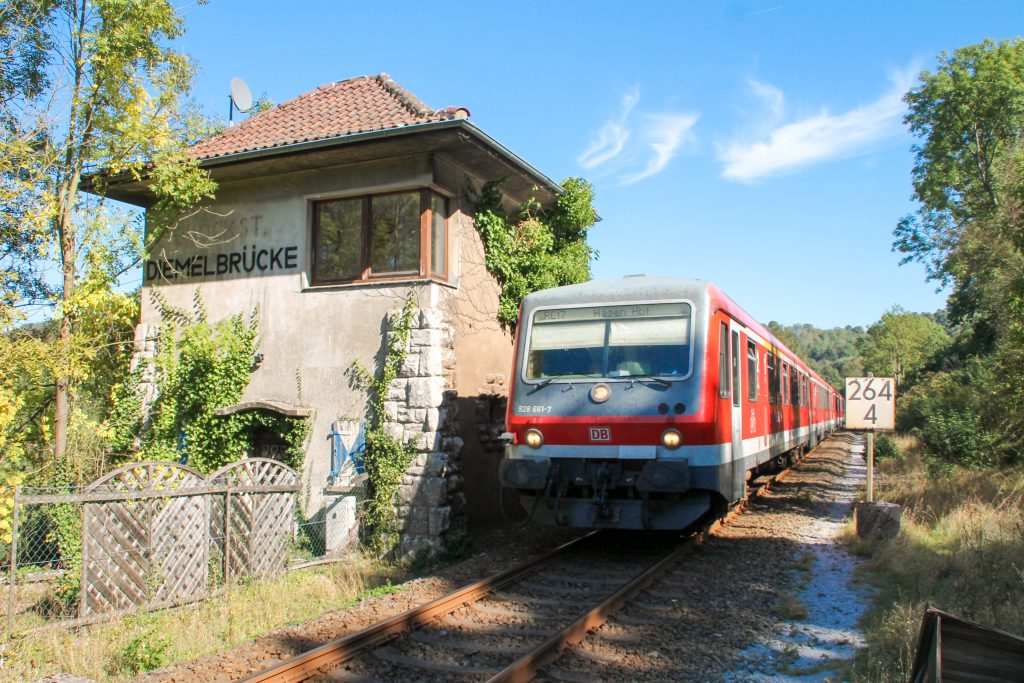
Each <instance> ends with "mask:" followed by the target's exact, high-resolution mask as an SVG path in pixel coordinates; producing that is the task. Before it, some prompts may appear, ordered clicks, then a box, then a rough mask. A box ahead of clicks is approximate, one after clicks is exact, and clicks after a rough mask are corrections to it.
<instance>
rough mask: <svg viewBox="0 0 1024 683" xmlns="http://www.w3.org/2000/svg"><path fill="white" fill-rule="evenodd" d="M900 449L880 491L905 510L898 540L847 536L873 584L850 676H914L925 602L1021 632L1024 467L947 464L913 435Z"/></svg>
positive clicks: (882, 469) (885, 464)
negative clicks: (931, 457) (862, 646)
mask: <svg viewBox="0 0 1024 683" xmlns="http://www.w3.org/2000/svg"><path fill="white" fill-rule="evenodd" d="M897 445H898V446H899V451H900V454H899V455H898V456H897V457H896V458H893V459H890V460H884V461H882V462H880V463H879V467H878V469H879V477H878V488H877V492H878V499H879V500H885V501H889V502H893V503H899V504H900V505H902V506H903V521H902V528H901V532H900V535H899V537H898V538H897V539H895V540H894V541H891V542H889V543H883V544H872V543H865V542H863V541H857V540H856V539H855V535H854V534H853V533H852V530H851V531H849V532H848V533H847V538H848V540H849V542H850V544H851V546H853V548H854V550H855V551H857V552H859V553H861V554H864V555H866V556H867V558H868V559H867V561H866V562H865V564H864V566H863V571H864V572H865V574H866V576H867V578H868V580H869V581H870V582H871V583H872V584H873V585H874V586H875V588H876V596H875V599H874V605H873V607H872V609H871V610H870V611H869V612H868V614H867V616H866V617H865V619H864V628H865V636H866V638H867V641H868V649H867V650H866V651H865V652H862V653H860V654H859V655H858V657H857V658H856V660H855V661H854V663H853V665H852V671H851V675H852V677H853V678H854V680H861V681H872V682H874V681H906V680H907V679H908V676H909V673H910V668H911V665H912V663H913V655H914V651H915V648H916V644H917V642H916V641H917V634H918V630H919V628H920V624H921V618H922V615H923V613H924V610H925V607H926V606H927V605H931V606H933V607H938V608H940V609H943V610H945V611H947V612H950V613H952V614H956V615H957V616H960V617H963V618H966V619H970V620H972V621H976V622H978V623H981V624H985V625H989V626H992V627H996V628H999V629H1002V630H1004V631H1009V632H1011V633H1018V634H1024V468H1020V467H1017V468H1014V469H1001V470H963V469H955V468H941V467H936V466H935V465H934V464H933V463H929V461H928V460H927V458H926V456H925V454H924V453H923V452H922V451H921V449H920V447H919V445H918V444H917V443H916V441H914V440H913V439H912V438H909V437H902V438H900V439H898V440H897Z"/></svg>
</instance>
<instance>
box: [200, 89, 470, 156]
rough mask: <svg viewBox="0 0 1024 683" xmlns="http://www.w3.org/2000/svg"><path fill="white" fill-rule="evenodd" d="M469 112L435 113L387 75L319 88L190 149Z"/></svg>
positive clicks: (336, 133)
mask: <svg viewBox="0 0 1024 683" xmlns="http://www.w3.org/2000/svg"><path fill="white" fill-rule="evenodd" d="M468 116H469V111H468V110H466V109H462V108H458V107H448V108H446V109H441V110H438V111H435V110H433V109H431V108H430V107H428V106H427V105H425V104H423V103H422V102H420V101H419V99H417V98H416V97H415V96H414V95H413V94H412V93H410V92H409V91H407V90H406V89H405V88H403V87H401V86H400V85H398V84H397V83H395V82H394V81H393V80H391V77H390V76H388V75H387V74H379V75H377V76H362V77H360V78H352V79H350V80H347V81H339V82H337V83H331V84H328V85H322V86H320V87H319V88H317V89H316V90H313V91H311V92H308V93H305V94H304V95H299V96H298V97H296V98H295V99H293V100H289V101H288V102H285V103H283V104H281V105H279V106H277V107H274V108H273V109H268V110H267V111H264V112H260V113H259V114H256V115H255V116H253V117H251V118H249V119H247V120H246V121H243V122H242V123H240V124H238V125H237V126H232V127H231V128H228V129H226V130H225V131H224V132H222V133H219V134H217V135H214V136H213V137H210V138H207V139H206V140H203V141H202V142H199V143H197V144H195V145H193V146H192V147H191V148H190V149H189V152H190V154H191V155H192V156H194V157H195V158H197V159H212V158H216V157H223V156H227V155H231V154H238V153H241V152H250V151H255V150H260V149H271V148H274V147H282V146H284V145H291V144H295V143H301V142H311V141H314V140H323V139H329V138H337V137H343V136H345V135H353V134H356V133H368V132H372V131H380V130H387V129H390V128H401V127H403V126H411V125H415V124H421V123H431V122H437V121H451V120H453V119H459V118H466V117H468Z"/></svg>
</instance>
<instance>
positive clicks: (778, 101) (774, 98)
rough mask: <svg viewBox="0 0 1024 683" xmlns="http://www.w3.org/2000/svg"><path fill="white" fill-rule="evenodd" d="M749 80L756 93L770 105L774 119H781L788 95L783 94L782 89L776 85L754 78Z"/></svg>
mask: <svg viewBox="0 0 1024 683" xmlns="http://www.w3.org/2000/svg"><path fill="white" fill-rule="evenodd" d="M748 82H749V83H750V89H751V90H753V91H754V94H755V95H757V96H758V97H760V98H761V99H763V100H764V101H765V104H767V105H768V109H769V110H771V112H772V120H773V121H778V120H779V119H781V118H782V114H783V112H784V111H785V108H786V97H785V96H784V95H783V94H782V91H781V90H779V89H778V88H776V87H775V86H774V85H769V84H767V83H761V82H760V81H755V80H754V79H750V81H748Z"/></svg>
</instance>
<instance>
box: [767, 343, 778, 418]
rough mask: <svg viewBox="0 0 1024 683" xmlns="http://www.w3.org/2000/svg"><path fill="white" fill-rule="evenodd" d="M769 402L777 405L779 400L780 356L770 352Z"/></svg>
mask: <svg viewBox="0 0 1024 683" xmlns="http://www.w3.org/2000/svg"><path fill="white" fill-rule="evenodd" d="M768 402H769V403H771V404H772V405H777V404H778V402H779V357H778V356H776V355H775V354H774V353H771V352H769V353H768Z"/></svg>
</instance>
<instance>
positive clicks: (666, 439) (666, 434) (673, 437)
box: [661, 429, 683, 449]
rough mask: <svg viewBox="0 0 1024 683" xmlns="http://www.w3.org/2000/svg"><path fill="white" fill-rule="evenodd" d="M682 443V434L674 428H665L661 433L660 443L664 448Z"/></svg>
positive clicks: (674, 446)
mask: <svg viewBox="0 0 1024 683" xmlns="http://www.w3.org/2000/svg"><path fill="white" fill-rule="evenodd" d="M682 444H683V435H682V434H680V433H679V431H678V430H676V429H666V430H665V431H663V432H662V433H661V445H662V446H664V447H665V448H669V449H676V448H679V447H680V446H681V445H682Z"/></svg>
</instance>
